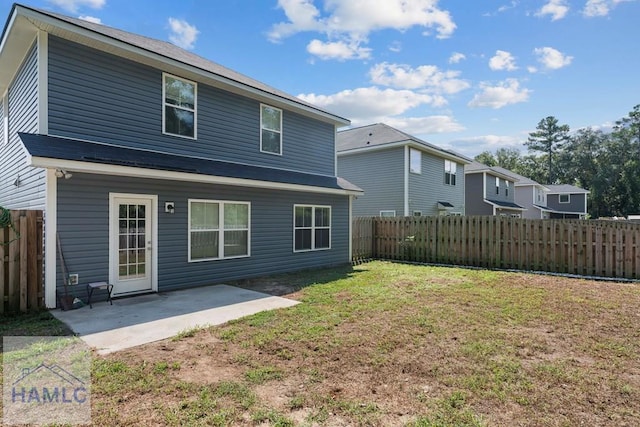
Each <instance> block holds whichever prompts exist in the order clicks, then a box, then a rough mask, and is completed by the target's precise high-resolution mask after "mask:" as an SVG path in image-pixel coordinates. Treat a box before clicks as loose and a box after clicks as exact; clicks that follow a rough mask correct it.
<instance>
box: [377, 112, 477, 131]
mask: <svg viewBox="0 0 640 427" xmlns="http://www.w3.org/2000/svg"><path fill="white" fill-rule="evenodd" d="M374 122H375V123H386V124H388V125H389V126H391V127H394V128H396V129H402V131H403V132H406V133H408V134H410V135H428V134H434V133H449V132H460V131H463V130H465V127H464V126H462V125H461V124H460V123H458V122H456V120H455V119H454V118H453V117H451V116H444V115H436V116H425V117H386V118H377V120H375V121H374ZM369 123H371V121H370V122H369Z"/></svg>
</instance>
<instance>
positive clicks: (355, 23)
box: [268, 0, 456, 45]
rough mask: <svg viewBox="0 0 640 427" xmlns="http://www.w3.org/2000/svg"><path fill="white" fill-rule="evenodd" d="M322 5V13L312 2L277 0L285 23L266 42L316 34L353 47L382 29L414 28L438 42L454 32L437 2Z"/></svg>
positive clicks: (359, 0) (335, 1)
mask: <svg viewBox="0 0 640 427" xmlns="http://www.w3.org/2000/svg"><path fill="white" fill-rule="evenodd" d="M322 4H323V6H324V7H323V8H322V11H323V12H321V11H320V10H319V9H318V8H317V7H316V6H315V5H314V2H313V0H278V7H279V8H281V9H282V10H283V11H284V13H285V15H286V16H287V19H288V20H287V21H285V22H280V23H277V24H275V25H273V26H272V28H271V31H270V32H269V34H268V37H269V39H270V40H271V41H273V42H279V41H281V40H283V39H284V38H286V37H289V36H291V35H293V34H296V33H300V32H317V33H321V34H324V35H326V37H327V39H328V42H334V41H336V40H342V41H344V43H346V45H353V44H354V43H356V44H360V43H363V42H365V41H366V40H367V37H368V35H369V34H370V33H371V32H374V31H379V30H385V29H395V30H398V31H404V30H407V29H409V28H411V27H415V26H418V27H423V28H424V29H426V30H434V31H435V32H436V34H437V35H436V37H438V38H447V37H449V36H451V35H452V34H453V32H454V30H455V29H456V24H455V23H454V22H453V19H452V18H451V15H450V14H449V12H448V11H446V10H442V9H440V8H438V0H413V1H411V2H408V1H406V0H385V1H384V2H381V1H379V0H323V2H322ZM327 44H328V43H327Z"/></svg>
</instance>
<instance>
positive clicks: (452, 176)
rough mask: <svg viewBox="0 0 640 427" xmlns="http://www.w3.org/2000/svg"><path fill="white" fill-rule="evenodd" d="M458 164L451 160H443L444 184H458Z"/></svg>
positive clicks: (453, 185)
mask: <svg viewBox="0 0 640 427" xmlns="http://www.w3.org/2000/svg"><path fill="white" fill-rule="evenodd" d="M452 169H455V170H452ZM447 175H449V182H448V183H447ZM457 175H458V164H457V163H456V162H454V161H453V160H447V159H445V160H444V184H445V185H450V186H452V187H455V186H456V185H458V182H457V181H458V179H457Z"/></svg>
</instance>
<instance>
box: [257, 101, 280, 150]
mask: <svg viewBox="0 0 640 427" xmlns="http://www.w3.org/2000/svg"><path fill="white" fill-rule="evenodd" d="M262 107H269V108H272V109H274V110H278V111H280V130H275V129H269V128H266V127H264V125H263V123H262ZM282 116H283V112H282V109H280V108H276V107H274V106H272V105H268V104H260V152H261V153H266V154H272V155H274V156H282V145H283V135H282ZM263 129H265V130H268V131H269V132H276V133H279V134H280V151H279V152H278V153H274V152H273V151H265V150H264V149H263V148H262V130H263Z"/></svg>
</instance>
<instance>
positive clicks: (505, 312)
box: [0, 262, 640, 426]
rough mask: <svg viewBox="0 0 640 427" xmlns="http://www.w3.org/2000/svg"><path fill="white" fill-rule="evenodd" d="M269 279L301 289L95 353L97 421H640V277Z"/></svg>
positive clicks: (390, 270)
mask: <svg viewBox="0 0 640 427" xmlns="http://www.w3.org/2000/svg"><path fill="white" fill-rule="evenodd" d="M263 280H264V281H268V282H274V283H281V284H284V285H290V286H291V288H293V289H297V292H295V293H293V294H291V295H290V296H289V297H291V298H295V299H298V300H300V301H302V304H299V305H297V306H294V307H291V308H288V309H283V310H277V311H268V312H264V313H259V314H256V315H253V316H250V317H247V318H244V319H241V320H238V321H234V322H230V323H229V324H226V325H224V326H221V327H212V328H208V329H203V330H190V331H185V333H182V334H180V335H179V336H177V337H176V338H174V339H171V340H165V341H162V342H158V343H152V344H149V345H146V346H142V347H138V348H134V349H130V350H126V351H124V352H119V353H115V354H113V355H110V356H106V357H100V356H96V357H95V360H94V368H93V395H92V399H93V408H94V409H93V419H94V424H95V425H131V426H133V425H143V424H146V425H172V426H180V425H203V426H204V425H274V426H287V425H327V426H340V425H362V426H366V425H380V426H389V425H410V426H494V425H499V426H514V425H519V426H542V425H544V426H574V425H575V426H578V425H598V426H607V425H610V426H624V425H628V426H635V425H640V406H639V405H638V402H639V401H640V284H636V283H634V284H628V283H627V284H622V283H614V282H594V281H587V280H578V279H568V278H561V277H552V276H541V275H531V274H520V273H505V272H495V271H486V270H465V269H459V268H444V267H431V266H416V265H403V264H394V263H388V262H371V263H367V264H363V265H360V266H358V267H354V268H353V269H352V268H347V267H345V268H338V269H330V270H314V271H307V272H304V273H299V274H288V275H281V276H273V277H269V278H264V279H263ZM0 330H1V331H2V333H3V334H5V335H11V334H13V332H14V331H16V330H17V331H19V332H20V334H26V335H29V334H33V335H38V334H46V331H47V330H50V331H51V333H52V334H63V333H64V328H61V327H60V325H59V324H58V323H57V322H56V321H55V320H51V319H50V318H48V317H46V316H44V315H37V316H18V317H15V318H2V327H1V329H0Z"/></svg>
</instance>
